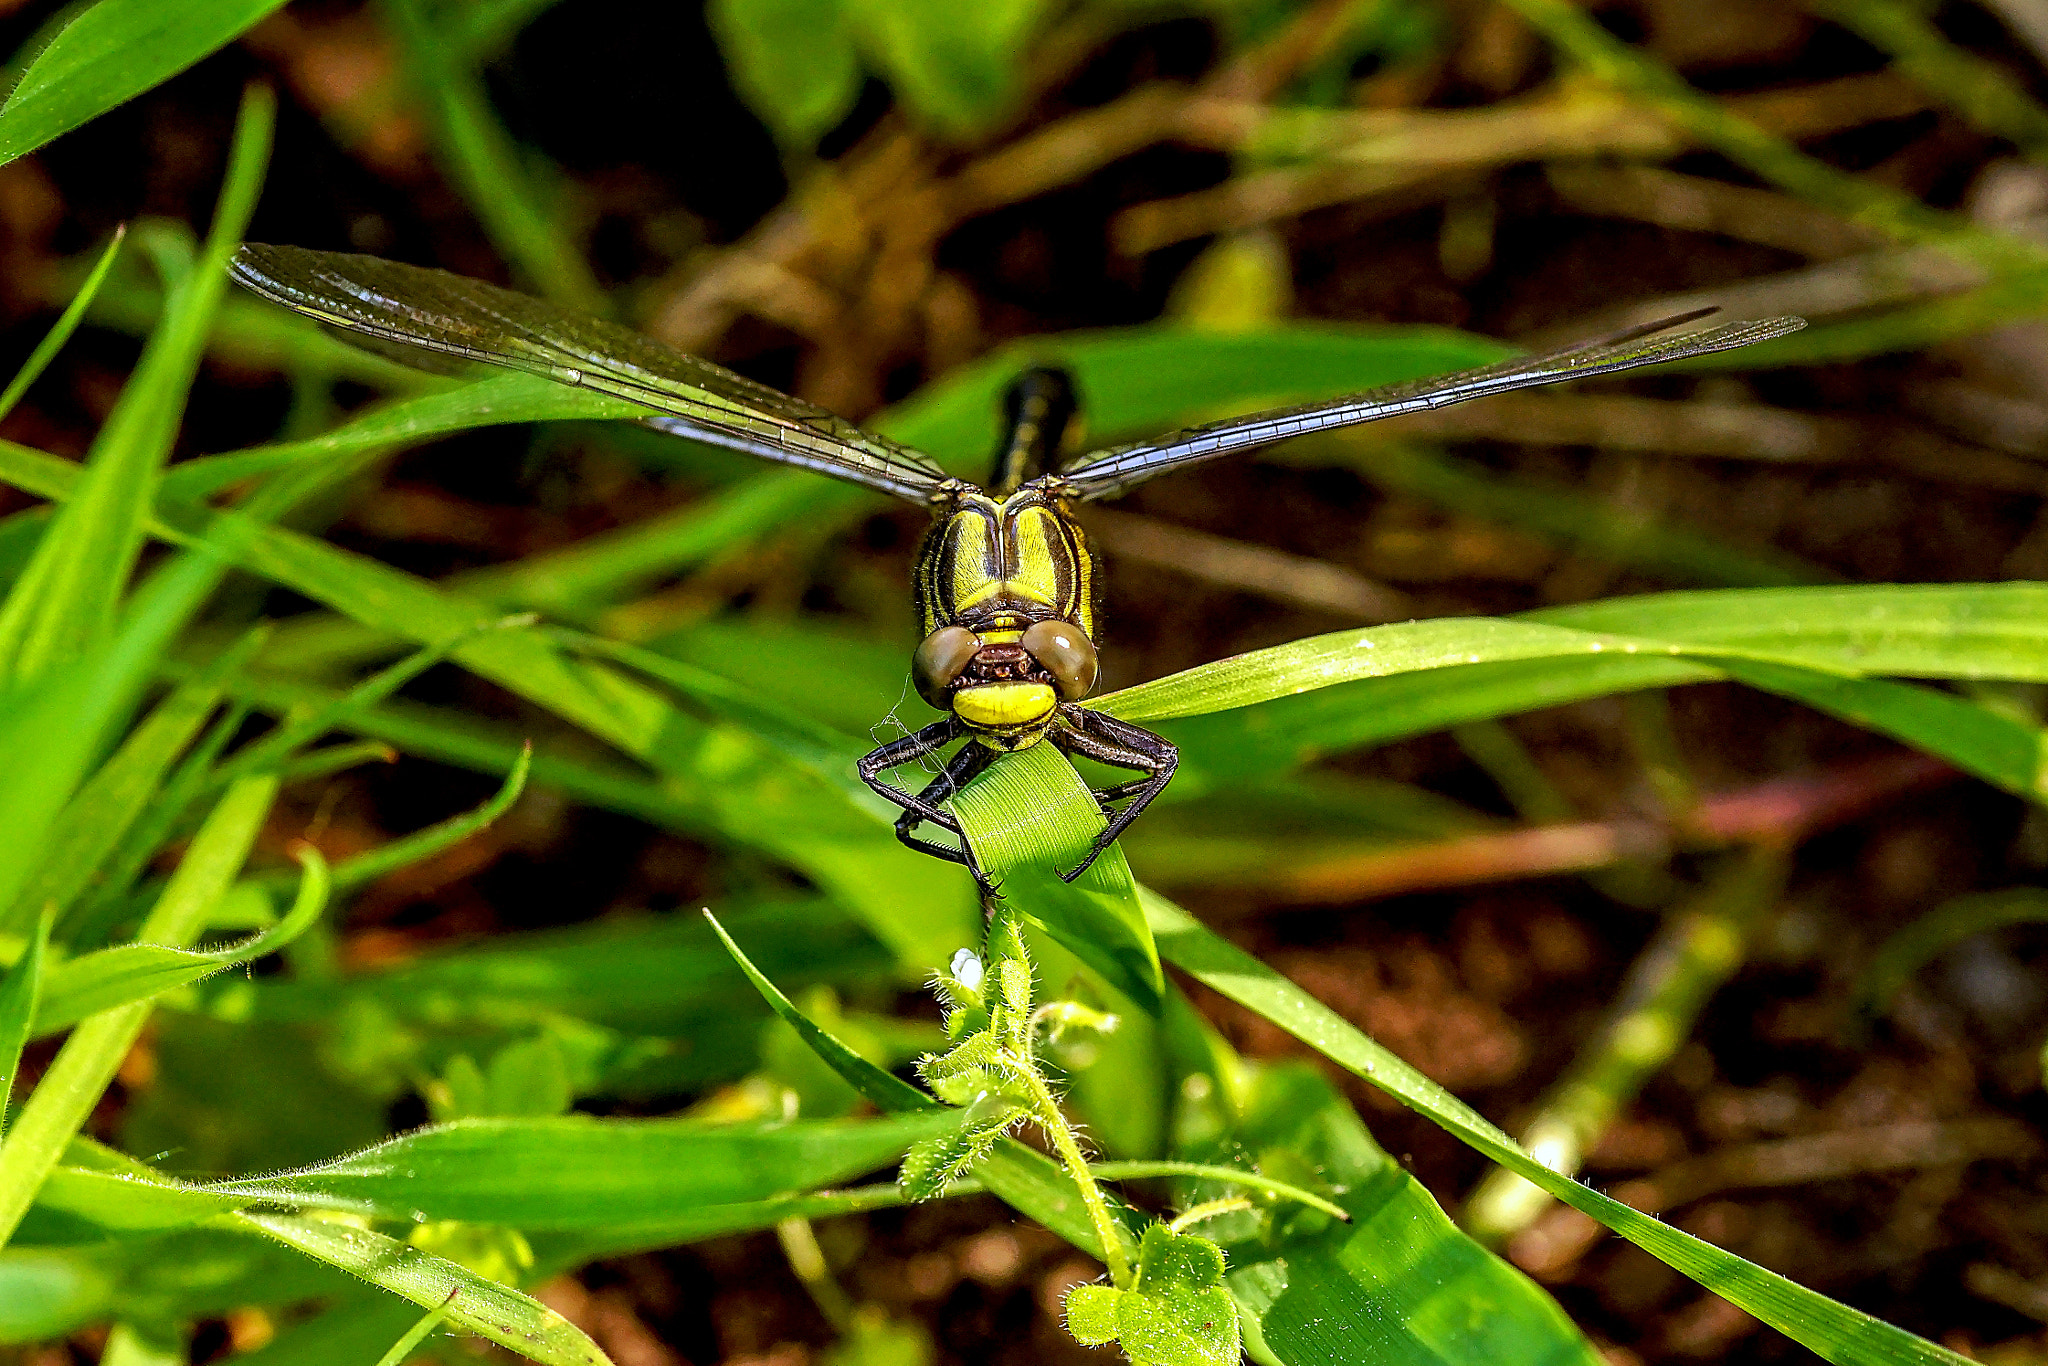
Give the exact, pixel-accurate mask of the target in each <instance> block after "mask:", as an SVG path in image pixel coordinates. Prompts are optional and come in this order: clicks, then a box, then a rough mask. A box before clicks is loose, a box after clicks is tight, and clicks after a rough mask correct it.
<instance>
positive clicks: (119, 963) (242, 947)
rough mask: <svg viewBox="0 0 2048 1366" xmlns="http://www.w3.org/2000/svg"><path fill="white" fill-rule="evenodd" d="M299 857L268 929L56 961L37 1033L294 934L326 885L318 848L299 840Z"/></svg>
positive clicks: (251, 956) (146, 995)
mask: <svg viewBox="0 0 2048 1366" xmlns="http://www.w3.org/2000/svg"><path fill="white" fill-rule="evenodd" d="M298 857H299V860H300V862H301V864H302V865H303V868H304V873H303V875H302V877H301V880H300V883H299V895H298V899H297V900H296V901H295V902H294V903H293V904H292V908H291V911H290V912H289V913H288V914H287V915H286V916H285V917H284V919H283V920H280V921H279V922H278V923H277V924H276V925H274V926H273V927H271V928H270V929H268V930H265V931H264V932H263V933H261V934H257V935H251V936H250V937H249V938H248V939H245V940H243V941H242V942H241V943H239V944H236V945H234V946H233V947H231V948H225V949H180V948H172V947H170V946H168V945H164V944H122V945H120V946H118V947H116V948H111V949H101V950H100V951H99V952H97V953H89V954H86V955H85V956H84V957H83V958H74V959H71V960H70V961H69V962H65V963H60V964H58V965H57V966H56V967H55V968H54V969H52V970H51V972H50V973H49V974H48V980H47V984H46V985H45V987H44V990H43V999H42V1003H41V1006H40V1007H39V1008H38V1009H37V1011H36V1016H35V1032H36V1035H37V1036H38V1037H40V1036H42V1035H46V1034H54V1033H56V1032H58V1031H59V1030H62V1029H68V1028H69V1027H71V1026H72V1025H74V1024H76V1023H77V1022H78V1021H80V1020H82V1019H84V1018H85V1017H86V1016H88V1015H95V1014H98V1013H99V1012H100V1011H103V1010H112V1009H115V1008H117V1007H119V1006H125V1005H129V1004H131V1003H133V1002H137V1001H147V1000H149V999H151V998H152V997H156V996H161V995H162V994H163V993H165V992H167V991H175V990H176V989H177V988H179V987H182V986H186V985H188V984H190V983H192V982H197V981H199V980H200V979H201V978H204V977H210V976H212V975H213V974H214V973H216V972H220V971H222V970H223V969H226V968H230V967H233V966H235V965H236V964H237V963H253V962H255V961H256V960H257V959H259V958H263V957H266V956H267V955H269V954H273V953H276V952H277V951H278V950H279V949H281V948H283V947H284V946H285V945H287V944H289V943H291V942H292V941H293V940H294V939H297V938H298V937H299V936H300V935H301V934H304V933H305V932H306V931H307V930H308V929H311V928H312V926H313V924H314V922H315V921H317V920H319V918H320V912H321V911H322V910H324V909H325V908H326V905H327V889H328V878H327V863H326V860H324V859H322V858H321V857H320V853H319V851H318V850H316V849H314V848H313V847H312V846H310V845H302V846H301V847H300V848H299V850H298Z"/></svg>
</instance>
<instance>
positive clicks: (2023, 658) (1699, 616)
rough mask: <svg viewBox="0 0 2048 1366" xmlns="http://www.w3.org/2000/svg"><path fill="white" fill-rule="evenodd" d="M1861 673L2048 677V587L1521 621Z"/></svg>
mask: <svg viewBox="0 0 2048 1366" xmlns="http://www.w3.org/2000/svg"><path fill="white" fill-rule="evenodd" d="M1518 620H1521V621H1528V622H1535V623H1541V624H1547V625H1552V626H1567V627H1570V628H1572V629H1573V630H1578V631H1598V632H1608V633H1611V634H1615V635H1623V636H1634V637H1647V638H1652V639H1657V640H1663V641H1671V642H1675V643H1680V644H1682V645H1684V646H1685V647H1686V648H1687V649H1688V650H1691V651H1694V652H1697V653H1713V654H1717V655H1724V656H1728V657H1739V658H1752V659H1758V660H1766V661H1774V662H1780V663H1787V664H1800V665H1804V666H1805V667H1807V668H1815V669H1827V670H1830V671H1834V672H1840V673H1849V674H1856V675H1860V676H1866V677H1867V676H1883V675H1889V676H1893V677H1904V678H2009V679H2020V680H2027V681H2032V682H2040V681H2042V680H2044V679H2048V584H2043V583H1927V584H1857V585H1852V586H1845V587H1833V588H1780V589H1754V590H1748V591H1730V590H1723V591H1719V592H1694V593H1655V594H1649V595H1646V596H1643V597H1625V598H1608V599H1605V600H1603V601H1600V602H1590V603H1581V604H1579V605H1577V606H1573V607H1557V608H1551V609H1549V610H1547V611H1542V612H1532V613H1529V614H1528V615H1526V616H1524V617H1521V618H1518Z"/></svg>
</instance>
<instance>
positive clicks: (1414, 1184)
mask: <svg viewBox="0 0 2048 1366" xmlns="http://www.w3.org/2000/svg"><path fill="white" fill-rule="evenodd" d="M1238 1089H1240V1091H1241V1097H1242V1098H1241V1108H1240V1109H1239V1113H1238V1115H1237V1116H1236V1119H1235V1122H1234V1123H1232V1124H1229V1125H1228V1126H1226V1127H1223V1128H1221V1129H1220V1130H1219V1131H1217V1132H1215V1133H1212V1134H1210V1135H1208V1138H1207V1142H1205V1143H1202V1144H1200V1145H1198V1150H1208V1149H1209V1148H1210V1147H1211V1146H1212V1145H1213V1147H1215V1148H1216V1149H1218V1150H1220V1151H1221V1152H1229V1153H1233V1154H1253V1155H1256V1156H1257V1158H1258V1160H1259V1161H1261V1162H1262V1163H1266V1164H1269V1165H1275V1166H1279V1167H1280V1168H1281V1169H1282V1170H1291V1171H1299V1172H1300V1173H1302V1174H1303V1175H1304V1176H1306V1175H1307V1174H1308V1173H1313V1179H1315V1180H1317V1181H1319V1182H1322V1183H1327V1185H1328V1187H1329V1188H1331V1189H1332V1192H1333V1193H1334V1194H1335V1195H1336V1198H1337V1200H1338V1202H1339V1203H1340V1204H1342V1205H1343V1206H1344V1208H1345V1209H1346V1210H1348V1211H1349V1213H1350V1218H1351V1222H1350V1223H1349V1224H1332V1223H1331V1222H1329V1221H1328V1220H1327V1219H1324V1218H1323V1217H1322V1216H1321V1215H1320V1214H1318V1213H1314V1212H1309V1211H1294V1210H1289V1209H1286V1208H1284V1207H1275V1208H1274V1209H1273V1210H1272V1212H1271V1213H1270V1214H1268V1215H1266V1216H1265V1217H1264V1218H1263V1219H1261V1220H1252V1219H1249V1218H1247V1217H1246V1216H1242V1215H1236V1216H1230V1217H1228V1218H1225V1219H1218V1220H1214V1221H1211V1222H1209V1223H1207V1224H1205V1225H1204V1226H1203V1227H1204V1231H1208V1232H1211V1233H1212V1234H1213V1236H1215V1237H1216V1238H1217V1239H1218V1240H1219V1241H1222V1242H1223V1243H1224V1245H1225V1247H1226V1249H1227V1250H1228V1252H1229V1255H1230V1263H1231V1272H1230V1286H1231V1289H1232V1291H1233V1293H1234V1294H1235V1295H1236V1296H1237V1299H1238V1303H1239V1305H1240V1307H1241V1308H1243V1309H1244V1310H1245V1311H1246V1313H1247V1318H1248V1322H1250V1323H1253V1324H1255V1325H1256V1328H1257V1331H1258V1335H1259V1337H1260V1340H1261V1341H1263V1342H1264V1343H1265V1345H1266V1346H1267V1348H1269V1349H1270V1350H1271V1351H1272V1352H1273V1353H1274V1354H1275V1355H1277V1356H1279V1357H1280V1358H1281V1359H1282V1360H1284V1361H1287V1362H1290V1363H1299V1364H1300V1366H1309V1363H1329V1366H1337V1364H1338V1363H1343V1362H1349V1361H1352V1360H1355V1359H1356V1358H1357V1357H1358V1355H1359V1354H1360V1351H1361V1348H1362V1347H1364V1346H1365V1344H1370V1348H1369V1351H1370V1354H1371V1356H1372V1357H1373V1359H1374V1360H1376V1361H1381V1362H1386V1363H1390V1364H1391V1363H1394V1362H1410V1363H1415V1366H1454V1364H1460V1366H1492V1364H1493V1363H1496V1362H1501V1361H1517V1362H1531V1363H1548V1366H1598V1363H1599V1360H1600V1358H1599V1355H1598V1353H1597V1352H1595V1351H1594V1350H1593V1347H1592V1345H1591V1344H1590V1343H1588V1342H1587V1341H1586V1339H1585V1337H1584V1336H1583V1335H1582V1334H1580V1333H1579V1331H1578V1330H1577V1329H1576V1328H1574V1327H1573V1325H1572V1323H1571V1321H1570V1320H1569V1319H1568V1318H1566V1317H1565V1315H1564V1312H1563V1311H1562V1310H1561V1309H1559V1308H1558V1305H1557V1302H1556V1301H1555V1300H1553V1299H1551V1298H1550V1296H1549V1295H1547V1294H1546V1293H1544V1291H1543V1290H1542V1289H1541V1288H1539V1287H1538V1286H1536V1285H1535V1284H1534V1283H1533V1282H1531V1281H1530V1280H1529V1278H1528V1277H1526V1276H1524V1275H1523V1274H1522V1273H1521V1272H1519V1271H1517V1270H1515V1269H1514V1268H1513V1267H1511V1266H1509V1265H1508V1264H1507V1263H1506V1262H1504V1261H1502V1260H1501V1259H1500V1258H1499V1257H1496V1256H1495V1255H1493V1254H1492V1253H1491V1252H1488V1251H1487V1250H1486V1249H1485V1248H1483V1247H1481V1246H1479V1244H1478V1243H1476V1242H1474V1241H1473V1240H1472V1239H1471V1238H1470V1237H1468V1236H1467V1235H1466V1234H1465V1233H1463V1232H1462V1231H1461V1230H1459V1228H1458V1227H1457V1226H1456V1225H1455V1224H1453V1223H1452V1222H1451V1221H1450V1219H1449V1217H1448V1216H1446V1215H1445V1214H1444V1212H1443V1209H1442V1208H1441V1207H1440V1206H1439V1205H1438V1204H1437V1202H1436V1198H1435V1197H1434V1196H1433V1195H1431V1194H1430V1192H1429V1190H1428V1189H1427V1188H1426V1187H1425V1186H1423V1185H1422V1183H1421V1182H1419V1181H1417V1180H1416V1179H1415V1178H1414V1176H1412V1175H1411V1174H1410V1173H1409V1172H1407V1171H1406V1170H1405V1169H1403V1168H1402V1166H1401V1164H1400V1163H1398V1162H1396V1161H1395V1160H1394V1159H1393V1158H1392V1157H1390V1156H1389V1155H1388V1154H1387V1153H1386V1152H1385V1151H1384V1150H1383V1149H1381V1148H1380V1146H1379V1145H1378V1144H1377V1143H1375V1142H1374V1141H1373V1139H1372V1136H1371V1135H1370V1134H1369V1133H1368V1132H1367V1131H1366V1128H1365V1125H1364V1124H1362V1123H1361V1122H1360V1121H1359V1118H1358V1115H1357V1112H1356V1111H1354V1110H1353V1109H1352V1107H1351V1104H1350V1103H1349V1102H1348V1101H1346V1100H1345V1099H1344V1098H1343V1096H1341V1095H1340V1094H1338V1092H1337V1090H1336V1088H1335V1087H1334V1086H1332V1085H1331V1084H1330V1082H1329V1081H1328V1080H1327V1079H1326V1078H1325V1077H1323V1076H1322V1075H1321V1074H1320V1073H1319V1072H1317V1071H1316V1070H1315V1069H1313V1068H1312V1067H1309V1066H1307V1065H1304V1064H1287V1065H1282V1066H1278V1067H1272V1068H1260V1069H1258V1070H1257V1071H1256V1072H1255V1073H1254V1074H1253V1075H1252V1077H1251V1079H1250V1081H1249V1084H1248V1085H1243V1086H1241V1087H1240V1088H1238ZM1212 1094H1215V1095H1221V1094H1223V1092H1222V1090H1221V1087H1220V1086H1219V1088H1218V1090H1217V1091H1215V1092H1212ZM1228 1189H1229V1188H1228V1187H1211V1186H1210V1185H1209V1183H1207V1182H1203V1183H1201V1184H1200V1186H1199V1187H1198V1198H1206V1197H1209V1196H1210V1195H1211V1193H1212V1191H1214V1192H1215V1193H1217V1194H1222V1193H1227V1192H1228ZM1233 1223H1236V1224H1238V1225H1240V1226H1241V1227H1242V1226H1255V1225H1263V1227H1255V1228H1254V1231H1253V1232H1252V1233H1251V1234H1250V1236H1237V1237H1232V1236H1226V1230H1227V1229H1229V1228H1230V1227H1231V1225H1232V1224H1233Z"/></svg>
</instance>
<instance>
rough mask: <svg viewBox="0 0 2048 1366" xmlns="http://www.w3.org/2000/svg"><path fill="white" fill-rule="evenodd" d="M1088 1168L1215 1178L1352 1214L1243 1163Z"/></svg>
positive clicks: (1138, 1175) (1121, 1177) (1113, 1177)
mask: <svg viewBox="0 0 2048 1366" xmlns="http://www.w3.org/2000/svg"><path fill="white" fill-rule="evenodd" d="M1088 1170H1089V1171H1091V1172H1093V1173H1095V1175H1096V1176H1097V1177H1098V1178H1100V1179H1101V1180H1104V1181H1143V1180H1145V1179H1147V1178H1152V1177H1162V1176H1177V1177H1183V1178H1186V1179H1188V1180H1206V1181H1214V1182H1217V1183H1218V1184H1220V1185H1225V1186H1242V1187H1244V1188H1245V1189H1246V1190H1255V1191H1260V1192H1263V1193H1264V1194H1267V1195H1272V1196H1278V1197H1279V1198H1280V1199H1282V1200H1292V1201H1295V1202H1297V1203H1300V1204H1303V1205H1307V1206H1308V1207H1309V1208H1310V1209H1318V1210H1321V1211H1322V1212H1323V1213H1325V1214H1327V1215H1329V1216H1330V1217H1331V1218H1333V1219H1342V1220H1345V1221H1347V1222H1348V1221H1349V1220H1350V1218H1351V1215H1350V1214H1349V1213H1348V1212H1346V1210H1345V1208H1344V1207H1343V1206H1342V1205H1340V1204H1338V1203H1336V1202H1335V1201H1333V1200H1325V1199H1324V1198H1323V1197H1322V1196H1320V1195H1317V1194H1316V1193H1315V1192H1314V1191H1306V1190H1303V1189H1302V1188H1301V1187H1299V1186H1291V1185H1289V1184H1288V1183H1287V1182H1285V1181H1278V1180H1275V1179H1274V1178H1273V1177H1270V1176H1262V1175H1260V1174H1259V1173H1258V1172H1253V1171H1246V1170H1245V1169H1244V1168H1242V1167H1218V1166H1214V1165H1212V1164H1210V1163H1206V1162H1097V1163H1094V1164H1092V1165H1091V1166H1090V1167H1089V1168H1088Z"/></svg>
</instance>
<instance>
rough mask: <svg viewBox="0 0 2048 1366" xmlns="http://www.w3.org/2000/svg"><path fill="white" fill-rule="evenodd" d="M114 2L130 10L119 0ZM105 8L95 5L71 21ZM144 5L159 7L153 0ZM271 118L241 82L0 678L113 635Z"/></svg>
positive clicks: (7, 642)
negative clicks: (203, 207) (198, 215)
mask: <svg viewBox="0 0 2048 1366" xmlns="http://www.w3.org/2000/svg"><path fill="white" fill-rule="evenodd" d="M117 7H118V8H120V9H123V10H129V9H136V8H138V7H137V6H134V5H129V4H127V3H125V0H123V3H121V4H119V5H118V6H117ZM106 8H109V5H108V3H107V0H102V4H101V6H99V7H98V8H95V9H94V10H93V11H91V12H90V13H88V14H87V15H86V16H85V17H84V18H81V19H80V21H79V23H80V24H84V23H86V22H87V21H88V20H90V19H92V17H93V16H94V15H97V14H99V13H100V12H101V10H103V9H106ZM170 8H171V9H179V10H181V9H182V7H170ZM200 8H205V6H201V7H200ZM149 9H150V11H151V12H153V13H166V12H168V11H167V10H166V8H165V7H163V6H157V5H154V4H152V5H150V6H149ZM253 17H254V16H251V18H252V19H253ZM131 22H138V21H132V20H131ZM76 27H77V26H76V25H74V28H76ZM236 31H239V30H236ZM67 32H68V31H67ZM62 41H63V40H62V39H60V40H59V42H60V43H61V42H62ZM48 57H49V54H48V53H45V54H44V58H45V60H47V59H48ZM31 74H33V73H31ZM17 98H19V92H17ZM10 108H11V106H10ZM274 113H275V106H274V103H273V100H272V98H271V96H270V93H269V91H268V90H267V89H265V88H263V87H251V88H250V92H249V94H248V95H247V96H246V97H245V98H244V100H243V102H242V111H241V115H240V117H239V118H238V120H237V122H236V128H235V140H234V145H233V149H232V151H231V152H230V163H229V167H228V175H227V181H226V183H225V185H224V186H223V187H222V190H221V198H220V204H219V207H218V208H217V209H216V211H215V213H214V222H213V228H212V231H211V232H210V233H209V235H208V237H207V243H206V249H205V252H204V253H203V254H202V256H201V258H200V260H199V262H198V264H197V265H196V266H195V267H194V268H193V269H192V271H191V272H189V273H188V274H187V276H186V277H185V279H184V280H182V281H181V282H180V283H179V284H178V286H177V288H176V289H175V290H174V291H173V293H172V296H171V299H170V302H169V304H168V306H167V307H166V310H165V314H164V318H163V321H162V323H161V324H160V325H159V327H158V328H157V330H156V332H155V333H154V334H152V336H151V338H150V341H149V344H148V345H147V346H146V347H145V348H144V350H143V354H142V359H141V361H140V362H139V363H138V364H137V365H136V368H135V373H134V374H133V375H131V376H130V377H129V380H128V383H127V384H126V385H125V386H123V388H122V390H121V397H120V398H119V399H118V400H117V401H116V403H115V405H114V410H113V412H111V413H110V414H108V416H107V420H106V422H105V423H104V424H103V425H102V427H101V428H100V432H99V435H98V437H97V438H95V440H94V441H93V448H92V451H91V453H90V455H89V456H88V458H87V464H86V468H85V470H84V472H83V474H82V475H81V476H80V478H79V480H78V487H77V490H76V495H75V496H74V497H73V498H71V499H70V500H69V501H68V502H67V503H66V504H65V506H64V508H63V510H62V511H60V512H59V513H58V514H57V516H56V519H55V521H54V522H53V523H52V524H51V526H50V529H49V531H48V533H47V534H45V535H44V537H43V539H42V542H41V544H40V545H38V546H37V548H36V554H35V556H34V558H33V559H31V560H30V562H29V565H28V568H27V569H26V570H25V571H24V572H23V574H22V576H21V578H20V579H19V580H18V581H17V582H16V584H15V586H14V590H13V591H12V592H11V593H10V594H9V595H8V598H7V601H6V603H5V604H4V605H0V677H4V678H7V679H23V678H33V677H35V676H36V675H38V674H41V673H43V672H45V671H47V670H48V669H49V668H51V667H53V666H55V665H59V664H63V663H67V662H69V661H71V660H74V659H77V658H79V657H80V656H81V655H83V654H84V653H85V652H86V650H87V649H89V648H90V647H91V646H92V645H94V644H95V643H97V642H99V641H101V640H103V639H105V638H106V637H107V636H108V635H110V634H111V633H112V630H113V626H114V619H115V610H116V606H117V604H118V603H119V602H120V599H121V595H122V594H123V593H124V592H125V591H126V588H127V582H128V575H129V572H130V570H131V569H132V568H133V567H134V564H135V560H136V557H137V556H138V555H139V554H140V553H141V550H142V544H143V540H144V537H145V534H146V526H147V522H148V517H149V509H150V501H151V498H152V496H153V495H154V493H155V484H156V477H157V474H158V472H159V471H160V470H161V469H162V467H163V464H164V462H165V460H166V459H167V458H168V457H169V455H170V449H171V442H172V440H173V438H174V437H175V436H176V433H177V428H178V423H179V420H180V418H181V417H182V416H183V414H184V406H185V398H186V393H187V391H188V390H189V389H190V388H191V384H192V379H193V376H194V375H195V374H196V373H197V372H198V368H199V361H200V356H201V353H202V349H203V347H204V344H205V341H206V336H207V333H208V331H209V330H210V329H211V327H212V325H213V315H214V310H215V308H216V306H217V305H218V304H219V302H220V297H221V293H222V291H223V290H224V289H225V288H226V287H227V277H226V270H227V259H228V256H229V254H230V253H231V252H232V251H233V250H234V248H235V245H236V244H237V243H238V242H239V241H240V239H241V236H242V229H243V227H244V225H246V224H247V222H248V220H249V213H250V211H251V209H252V208H253V207H254V205H255V202H256V193H257V190H258V188H259V186H260V185H261V183H262V179H263V168H264V165H265V163H266V162H267V160H268V158H269V154H270V134H271V126H272V119H273V116H274ZM4 118H5V115H4V114H0V120H4Z"/></svg>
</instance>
